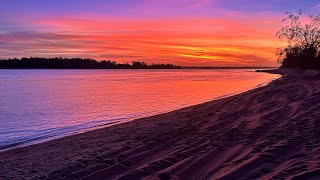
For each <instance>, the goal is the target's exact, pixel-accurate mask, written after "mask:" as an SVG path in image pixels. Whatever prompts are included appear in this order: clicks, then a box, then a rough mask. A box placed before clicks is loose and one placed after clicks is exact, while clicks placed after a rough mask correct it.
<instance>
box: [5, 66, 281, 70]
mask: <svg viewBox="0 0 320 180" xmlns="http://www.w3.org/2000/svg"><path fill="white" fill-rule="evenodd" d="M276 68H277V67H181V68H173V69H276ZM1 69H70V70H72V69H88V70H89V69H92V70H108V69H102V68H96V69H94V68H28V67H0V70H1ZM131 69H132V70H134V69H137V70H148V69H145V68H141V69H139V68H131ZM149 69H158V70H161V69H164V68H149ZM110 70H126V69H119V68H114V69H110ZM128 70H130V68H128ZM164 70H165V69H164Z"/></svg>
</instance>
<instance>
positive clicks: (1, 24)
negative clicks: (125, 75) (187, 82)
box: [0, 0, 320, 66]
mask: <svg viewBox="0 0 320 180" xmlns="http://www.w3.org/2000/svg"><path fill="white" fill-rule="evenodd" d="M299 9H301V10H302V11H303V12H304V13H319V12H320V2H319V1H318V0H305V1H301V0H268V1H266V0H233V1H231V0H1V2H0V57H1V58H7V57H29V56H40V57H53V56H62V57H90V58H95V59H98V60H102V59H107V60H108V59H110V60H116V61H118V62H131V61H132V60H141V61H145V62H147V63H153V62H157V63H174V64H179V65H193V66H276V65H277V64H276V56H275V50H276V47H279V46H281V45H283V43H282V42H280V41H278V40H277V39H276V38H275V32H276V31H277V30H278V29H279V28H280V25H281V19H282V18H283V16H284V13H285V12H286V11H291V12H298V10H299Z"/></svg>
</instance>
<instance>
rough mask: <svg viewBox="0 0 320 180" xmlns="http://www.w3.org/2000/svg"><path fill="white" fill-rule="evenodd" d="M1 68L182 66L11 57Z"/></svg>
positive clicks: (177, 67)
mask: <svg viewBox="0 0 320 180" xmlns="http://www.w3.org/2000/svg"><path fill="white" fill-rule="evenodd" d="M0 68H2V69H4V68H14V69H16V68H21V69H29V68H30V69H32V68H34V69H180V68H181V66H178V65H173V64H147V63H145V62H140V61H133V62H132V63H131V64H129V63H123V64H121V63H117V62H116V61H110V60H103V61H97V60H95V59H91V58H63V57H54V58H42V57H29V58H21V59H18V58H9V59H0Z"/></svg>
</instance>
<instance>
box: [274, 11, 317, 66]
mask: <svg viewBox="0 0 320 180" xmlns="http://www.w3.org/2000/svg"><path fill="white" fill-rule="evenodd" d="M301 16H302V13H301V11H299V14H298V15H294V14H292V13H290V12H287V13H286V17H285V18H284V19H283V20H282V21H283V25H282V27H281V29H280V30H279V31H278V32H277V34H276V37H277V38H279V39H285V40H286V41H287V43H288V45H287V46H286V47H285V48H279V49H278V51H277V55H278V56H279V59H278V62H279V63H281V66H282V67H285V68H303V69H319V66H320V56H319V55H320V16H319V15H309V16H308V22H307V23H304V24H303V23H301V21H300V19H301Z"/></svg>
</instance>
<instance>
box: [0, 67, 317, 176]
mask: <svg viewBox="0 0 320 180" xmlns="http://www.w3.org/2000/svg"><path fill="white" fill-rule="evenodd" d="M272 72H274V73H281V74H282V75H283V77H282V78H280V79H278V80H275V81H273V82H271V83H270V84H268V85H267V86H264V87H260V88H257V89H253V90H250V91H248V92H245V93H242V94H239V95H235V96H231V97H227V98H223V99H219V100H215V101H211V102H207V103H204V104H200V105H195V106H192V107H188V108H184V109H181V110H177V111H173V112H169V113H165V114H161V115H156V116H153V117H148V118H143V119H138V120H134V121H131V122H127V123H123V124H118V125H114V126H111V127H107V128H103V129H98V130H94V131H90V132H86V133H82V134H78V135H73V136H69V137H64V138H60V139H56V140H52V141H49V142H45V143H41V144H36V145H32V146H28V147H23V148H18V149H14V150H9V151H5V152H2V153H0V179H55V180H56V179H141V178H145V179H170V178H172V179H258V178H259V179H270V178H286V179H306V178H320V121H319V120H320V78H319V76H317V75H316V73H315V72H311V71H310V72H304V71H279V70H275V71H272Z"/></svg>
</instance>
